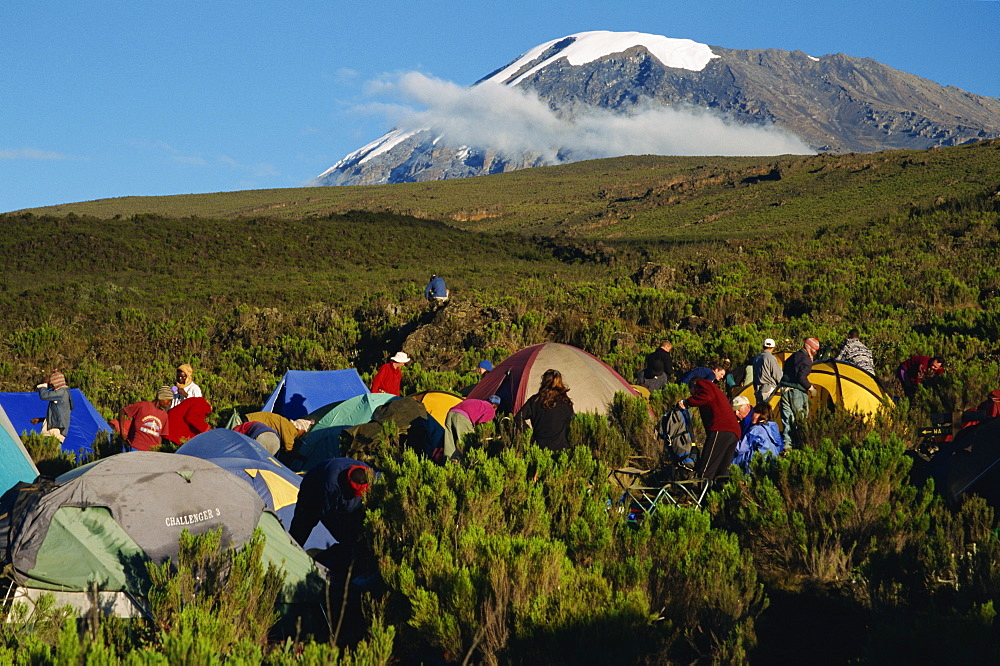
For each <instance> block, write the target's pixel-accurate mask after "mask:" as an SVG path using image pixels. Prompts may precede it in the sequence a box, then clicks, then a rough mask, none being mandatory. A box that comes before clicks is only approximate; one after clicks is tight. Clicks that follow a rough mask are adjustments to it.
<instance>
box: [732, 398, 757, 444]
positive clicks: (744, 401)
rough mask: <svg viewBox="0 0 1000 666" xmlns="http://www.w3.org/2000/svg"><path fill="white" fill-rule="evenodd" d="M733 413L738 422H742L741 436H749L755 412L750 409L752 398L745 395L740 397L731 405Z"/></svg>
mask: <svg viewBox="0 0 1000 666" xmlns="http://www.w3.org/2000/svg"><path fill="white" fill-rule="evenodd" d="M730 404H731V405H732V406H733V412H735V413H736V420H737V421H739V422H740V435H741V436H742V435H745V434H747V430H748V429H749V428H750V426H751V425H752V424H753V412H752V410H751V408H750V398H748V397H746V396H745V395H738V396H736V397H735V398H733V400H732V402H731V403H730Z"/></svg>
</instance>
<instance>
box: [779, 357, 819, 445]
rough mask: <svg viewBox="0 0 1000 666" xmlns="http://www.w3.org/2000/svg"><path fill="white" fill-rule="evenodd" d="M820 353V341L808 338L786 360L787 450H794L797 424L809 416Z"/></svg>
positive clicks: (783, 399)
mask: <svg viewBox="0 0 1000 666" xmlns="http://www.w3.org/2000/svg"><path fill="white" fill-rule="evenodd" d="M818 351H819V340H817V339H816V338H807V339H806V341H805V342H804V343H803V345H802V349H800V350H798V351H797V352H795V353H794V354H792V355H791V356H789V357H788V358H787V359H786V360H785V364H784V366H782V376H781V387H782V391H781V402H780V403H779V409H780V412H781V423H782V425H783V426H784V438H785V448H786V449H791V448H793V441H794V440H793V432H794V428H795V427H796V424H797V423H798V422H799V421H800V420H802V419H805V418H806V417H807V416H809V394H810V393H813V392H814V391H813V385H812V384H811V383H810V382H809V372H810V371H811V370H812V364H813V359H814V358H816V352H818Z"/></svg>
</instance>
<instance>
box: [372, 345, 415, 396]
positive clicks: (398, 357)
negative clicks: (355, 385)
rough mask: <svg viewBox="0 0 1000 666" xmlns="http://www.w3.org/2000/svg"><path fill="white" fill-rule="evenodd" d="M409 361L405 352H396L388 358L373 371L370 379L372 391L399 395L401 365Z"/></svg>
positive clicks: (401, 380) (401, 379)
mask: <svg viewBox="0 0 1000 666" xmlns="http://www.w3.org/2000/svg"><path fill="white" fill-rule="evenodd" d="M409 362H410V357H409V356H407V355H406V352H401V351H400V352H396V354H395V355H394V356H393V357H392V358H390V359H389V362H388V363H383V364H382V367H381V368H379V369H378V372H376V373H375V378H374V379H372V393H391V394H392V395H400V385H401V384H402V382H403V366H404V365H406V364H407V363H409Z"/></svg>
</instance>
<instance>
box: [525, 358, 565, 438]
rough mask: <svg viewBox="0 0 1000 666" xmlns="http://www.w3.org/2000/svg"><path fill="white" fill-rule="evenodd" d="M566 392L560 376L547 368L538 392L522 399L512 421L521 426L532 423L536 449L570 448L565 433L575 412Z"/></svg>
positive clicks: (560, 374)
mask: <svg viewBox="0 0 1000 666" xmlns="http://www.w3.org/2000/svg"><path fill="white" fill-rule="evenodd" d="M568 393H569V387H568V386H566V385H565V384H564V383H563V376H562V373H561V372H559V371H558V370H552V369H551V368H550V369H548V370H546V371H545V372H544V373H542V382H541V384H540V385H539V387H538V393H536V394H535V395H533V396H531V397H530V398H528V399H527V400H525V401H524V404H523V405H521V409H519V410H518V412H517V415H516V416H515V421H516V422H517V423H518V424H519V425H521V426H523V425H524V422H525V421H531V431H532V438H533V439H534V441H535V442H536V443H537V444H538V445H539V446H541V447H544V448H547V449H552V450H553V451H561V450H562V449H566V448H569V440H568V439H567V438H566V433H567V432H568V431H569V422H570V421H572V420H573V416H574V411H573V401H572V400H570V398H569V395H567V394H568Z"/></svg>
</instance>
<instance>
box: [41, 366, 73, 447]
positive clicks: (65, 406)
mask: <svg viewBox="0 0 1000 666" xmlns="http://www.w3.org/2000/svg"><path fill="white" fill-rule="evenodd" d="M35 388H36V389H38V397H39V398H41V399H42V400H45V401H46V402H48V403H49V405H48V407H47V408H46V410H45V418H44V419H31V422H32V423H39V422H41V424H42V435H44V436H46V437H55V438H56V439H58V440H59V441H60V442H63V441H65V440H66V433H67V432H69V420H70V417H71V416H72V411H73V398H72V397H71V396H70V394H69V386H67V385H66V377H65V376H64V375H63V373H61V372H59V371H58V370H56V371H55V372H53V373H52V374H51V375H49V378H48V380H47V381H46V383H44V384H39V385H38V386H36V387H35Z"/></svg>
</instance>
